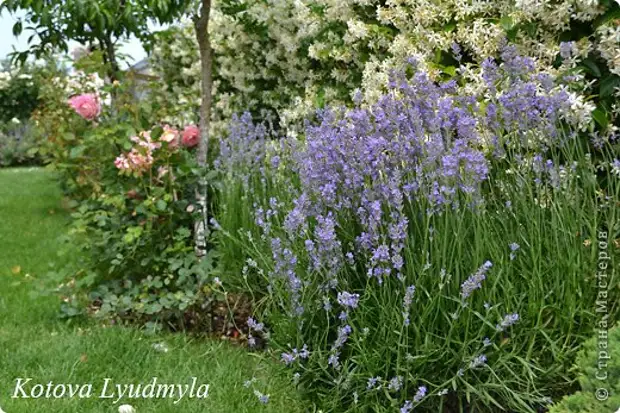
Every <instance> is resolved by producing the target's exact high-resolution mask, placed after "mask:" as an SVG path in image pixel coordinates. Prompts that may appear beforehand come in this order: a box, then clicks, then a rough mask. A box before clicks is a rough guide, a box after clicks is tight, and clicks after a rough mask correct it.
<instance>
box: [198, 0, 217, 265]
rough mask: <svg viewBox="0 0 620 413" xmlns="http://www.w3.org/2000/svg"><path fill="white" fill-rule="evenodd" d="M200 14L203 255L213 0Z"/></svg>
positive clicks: (202, 249)
mask: <svg viewBox="0 0 620 413" xmlns="http://www.w3.org/2000/svg"><path fill="white" fill-rule="evenodd" d="M201 1H202V5H201V8H200V15H199V16H196V17H195V19H194V26H195V28H196V38H197V40H198V48H199V50H200V68H201V86H202V93H201V98H202V102H201V105H200V144H199V145H198V154H197V158H198V165H199V166H200V168H201V169H202V173H203V177H201V178H200V182H199V185H198V188H197V190H196V202H197V204H198V206H199V208H200V211H201V219H199V220H198V221H197V222H196V223H195V234H196V240H195V247H196V254H197V255H198V256H199V257H203V256H204V255H205V254H206V250H207V236H208V208H207V207H208V199H207V188H208V186H207V181H206V179H205V178H204V174H205V172H206V168H207V157H208V154H209V128H210V125H211V95H212V88H213V87H212V86H213V80H212V75H211V70H212V60H213V58H212V53H211V40H210V38H209V15H210V13H211V0H201Z"/></svg>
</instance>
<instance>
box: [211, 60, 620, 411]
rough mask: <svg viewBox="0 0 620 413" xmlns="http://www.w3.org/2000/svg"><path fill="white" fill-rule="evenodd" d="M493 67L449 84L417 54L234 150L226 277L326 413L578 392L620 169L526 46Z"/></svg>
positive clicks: (533, 401) (227, 175)
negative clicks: (374, 92)
mask: <svg viewBox="0 0 620 413" xmlns="http://www.w3.org/2000/svg"><path fill="white" fill-rule="evenodd" d="M479 75H480V76H482V77H483V78H484V79H485V82H486V87H485V88H484V89H483V90H477V91H473V90H470V89H469V88H468V87H467V84H466V83H463V82H462V80H461V79H460V78H456V79H453V80H451V81H448V82H445V83H437V82H435V81H434V80H432V79H431V78H430V76H429V75H428V74H426V73H425V72H423V71H421V70H418V69H417V65H416V62H415V61H413V60H412V61H410V64H409V66H408V67H407V68H405V69H404V70H403V71H401V72H396V73H394V74H393V75H392V77H391V80H390V83H389V92H388V93H386V94H385V95H384V96H383V97H382V98H381V99H380V100H379V101H378V102H377V103H376V104H374V105H372V106H370V107H361V106H359V105H358V106H356V107H355V108H353V109H349V110H347V109H344V108H332V109H325V110H321V111H319V112H318V113H317V119H318V121H317V122H308V123H307V125H306V130H305V137H304V139H303V140H300V139H299V138H295V137H293V138H291V137H288V138H284V137H283V138H281V139H279V140H273V139H269V138H270V135H271V134H272V132H270V130H269V128H267V127H265V125H255V124H253V123H252V120H251V118H250V117H249V116H248V115H245V116H242V117H241V118H236V119H235V120H233V123H232V125H231V128H230V133H229V136H228V137H227V139H225V140H223V141H222V142H223V144H222V148H221V154H222V156H221V158H220V160H219V161H218V166H219V168H220V171H221V172H222V177H223V181H222V185H221V187H220V198H219V202H220V213H219V216H218V217H217V220H218V223H217V226H218V228H219V232H218V233H219V243H220V254H221V256H222V264H223V265H222V268H226V269H227V270H228V273H227V274H224V275H226V277H224V276H223V277H222V280H223V281H224V283H225V284H226V283H227V284H229V286H238V287H241V288H244V289H247V290H249V291H250V292H251V293H252V294H253V295H254V298H255V301H256V303H257V308H256V310H257V311H256V313H257V314H256V316H257V318H258V319H259V320H260V321H261V322H262V323H263V324H261V328H260V331H258V330H257V331H254V334H256V335H258V334H260V335H263V336H265V335H268V337H269V343H270V346H271V348H273V349H274V350H275V351H276V352H278V354H279V356H278V357H279V358H280V359H281V360H282V361H283V362H284V363H285V364H286V365H288V366H289V367H290V368H291V373H292V375H293V377H294V378H295V381H296V382H297V383H298V385H299V387H300V389H302V390H304V391H306V392H307V393H308V395H309V396H310V397H312V398H314V399H315V400H317V401H318V403H319V404H320V405H321V407H323V408H324V409H325V410H327V411H356V412H358V411H400V412H405V413H406V412H410V411H413V409H415V410H416V411H432V412H437V411H463V409H467V411H470V410H471V411H483V412H484V411H489V412H491V411H498V409H502V410H509V411H520V412H521V411H523V412H525V411H536V409H537V408H539V407H541V406H543V405H545V404H547V403H549V402H550V400H551V399H552V398H555V397H556V396H558V395H559V394H562V392H564V391H565V390H566V389H567V386H568V385H569V382H570V379H571V377H570V374H569V372H568V367H569V366H570V364H571V362H572V360H573V357H574V354H575V352H576V350H577V348H578V345H579V343H580V342H581V340H582V338H583V337H584V335H587V334H588V333H590V332H591V330H592V329H593V328H594V320H595V317H594V315H593V313H594V310H595V301H596V298H597V287H596V283H595V282H594V281H592V278H591V277H590V278H588V277H587V276H586V274H591V273H593V272H594V271H595V270H596V250H595V248H593V245H592V244H591V243H593V242H595V241H594V240H595V239H596V237H597V234H599V233H600V231H601V230H603V229H604V230H605V231H608V232H609V233H610V234H613V235H610V237H618V225H617V216H616V214H617V213H616V212H615V211H616V210H615V209H614V208H611V207H612V206H613V203H614V202H617V199H620V196H619V194H620V193H619V190H620V186H619V185H618V180H617V179H616V178H613V177H611V176H609V179H610V181H609V185H608V187H607V190H608V191H609V192H607V193H606V194H603V195H602V197H601V196H600V195H601V189H600V188H599V186H598V183H597V179H596V175H595V173H596V168H598V167H604V168H605V167H606V168H607V169H608V170H609V171H610V170H611V169H610V168H611V167H612V165H610V164H604V165H594V164H593V162H592V161H591V160H590V158H589V156H588V154H587V153H585V152H584V149H583V148H581V147H580V146H579V145H578V144H577V143H576V141H575V140H573V137H574V134H572V133H571V132H570V131H571V128H570V124H569V123H568V122H566V121H564V119H567V118H569V117H570V116H569V115H570V110H571V109H570V99H569V96H568V94H567V92H566V89H565V87H564V86H561V85H558V84H556V82H555V80H554V79H553V78H550V77H549V76H546V75H543V74H540V73H537V72H536V71H535V70H534V64H533V62H532V61H531V60H529V59H527V58H523V57H520V56H518V55H517V54H516V53H514V50H512V49H511V48H507V49H506V50H505V51H504V53H503V55H502V61H501V64H497V63H496V62H494V61H492V60H487V61H485V62H484V63H483V64H482V67H481V68H480V72H479ZM608 149H609V150H614V148H608ZM611 156H613V155H611V154H610V157H611ZM610 159H611V158H610ZM587 240H590V244H589V243H588V242H585V243H584V241H587ZM615 252H616V254H615V255H614V257H613V260H614V262H617V259H618V255H617V250H615ZM235 262H237V263H238V262H242V263H244V264H243V265H242V266H241V265H237V266H235ZM610 268H611V267H610ZM616 291H617V290H616ZM612 311H613V312H615V313H617V308H616V307H613V309H612ZM253 321H254V320H253ZM255 323H256V322H254V324H255ZM253 342H254V341H253V340H250V344H252V343H253ZM466 406H467V407H466Z"/></svg>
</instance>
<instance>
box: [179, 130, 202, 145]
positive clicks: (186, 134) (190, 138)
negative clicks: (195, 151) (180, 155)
mask: <svg viewBox="0 0 620 413" xmlns="http://www.w3.org/2000/svg"><path fill="white" fill-rule="evenodd" d="M199 142H200V129H198V126H196V125H188V126H186V127H185V129H183V138H182V139H181V143H182V144H183V146H186V147H188V148H191V147H193V146H196V145H198V143H199Z"/></svg>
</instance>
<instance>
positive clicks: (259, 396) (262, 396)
mask: <svg viewBox="0 0 620 413" xmlns="http://www.w3.org/2000/svg"><path fill="white" fill-rule="evenodd" d="M254 395H255V396H256V398H257V399H258V401H259V402H261V403H262V404H267V403H269V395H268V394H263V393H261V392H259V391H258V390H254Z"/></svg>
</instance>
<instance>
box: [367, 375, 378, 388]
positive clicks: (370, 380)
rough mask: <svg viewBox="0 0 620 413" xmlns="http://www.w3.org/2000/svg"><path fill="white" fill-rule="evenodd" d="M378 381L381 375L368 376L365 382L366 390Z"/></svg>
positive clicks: (373, 386)
mask: <svg viewBox="0 0 620 413" xmlns="http://www.w3.org/2000/svg"><path fill="white" fill-rule="evenodd" d="M379 381H381V377H380V376H377V377H371V378H369V379H368V382H367V383H366V389H367V390H372V389H374V388H376V387H377V384H378V383H379Z"/></svg>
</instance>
